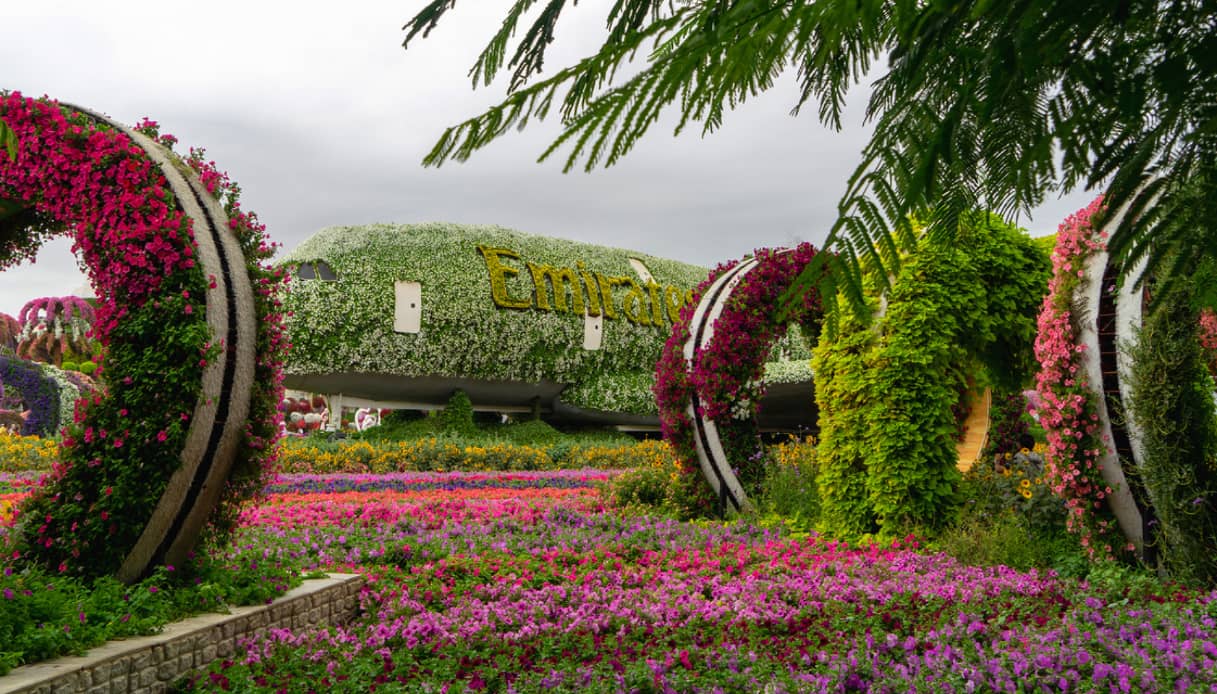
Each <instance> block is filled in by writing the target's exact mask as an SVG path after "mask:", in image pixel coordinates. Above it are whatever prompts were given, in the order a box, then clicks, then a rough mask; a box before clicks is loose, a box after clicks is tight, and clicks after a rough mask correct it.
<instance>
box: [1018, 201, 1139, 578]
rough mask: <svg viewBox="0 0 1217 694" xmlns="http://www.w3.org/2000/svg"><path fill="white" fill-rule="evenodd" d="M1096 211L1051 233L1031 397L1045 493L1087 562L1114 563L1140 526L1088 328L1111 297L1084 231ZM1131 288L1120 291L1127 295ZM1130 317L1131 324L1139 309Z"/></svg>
mask: <svg viewBox="0 0 1217 694" xmlns="http://www.w3.org/2000/svg"><path fill="white" fill-rule="evenodd" d="M1102 207H1103V201H1102V198H1096V199H1095V200H1094V201H1093V202H1091V203H1090V205H1088V206H1087V207H1085V208H1083V209H1082V210H1079V211H1078V212H1077V213H1076V214H1074V215H1072V216H1070V217H1069V218H1067V219H1066V220H1065V221H1064V222H1062V223H1061V225H1060V228H1059V229H1058V230H1057V237H1056V247H1055V248H1054V249H1053V251H1052V271H1053V275H1052V279H1051V281H1050V282H1049V285H1048V295H1047V296H1046V297H1045V298H1044V305H1043V309H1042V311H1041V312H1040V317H1039V332H1038V334H1037V337H1036V341H1035V355H1036V358H1037V359H1038V360H1039V362H1040V371H1039V374H1038V375H1037V377H1036V389H1037V391H1038V394H1039V398H1040V405H1039V408H1038V414H1039V420H1040V424H1041V425H1042V426H1043V428H1044V434H1045V436H1046V437H1047V439H1048V455H1047V456H1046V459H1045V463H1046V468H1047V473H1048V476H1049V479H1050V480H1051V484H1052V490H1053V492H1055V493H1056V494H1057V495H1058V496H1061V497H1062V498H1064V499H1065V505H1066V508H1067V509H1068V516H1067V518H1066V523H1067V527H1068V528H1069V529H1070V530H1072V531H1073V532H1076V533H1078V534H1079V536H1080V537H1081V542H1082V545H1083V546H1084V547H1085V548H1086V551H1087V553H1088V554H1089V555H1090V556H1091V557H1092V558H1094V557H1108V558H1114V557H1115V556H1116V555H1117V554H1121V553H1124V552H1129V551H1133V550H1136V549H1139V547H1138V545H1141V544H1142V541H1143V527H1142V526H1143V522H1144V520H1145V518H1144V517H1143V510H1142V509H1140V508H1138V504H1137V502H1136V500H1135V499H1134V498H1133V495H1132V490H1131V489H1130V487H1129V481H1130V480H1129V479H1127V478H1126V477H1125V474H1124V470H1123V469H1122V468H1121V466H1120V460H1119V456H1118V454H1117V451H1116V449H1115V444H1114V441H1113V433H1112V422H1111V416H1110V415H1111V413H1109V412H1108V406H1107V403H1106V402H1105V400H1104V398H1103V396H1102V393H1103V389H1104V384H1103V371H1108V372H1109V373H1114V372H1115V370H1116V369H1115V365H1114V364H1113V365H1111V366H1100V359H1101V357H1102V356H1103V355H1102V354H1100V350H1101V347H1100V344H1099V336H1098V334H1097V330H1096V325H1095V324H1096V322H1097V320H1098V318H1099V315H1098V314H1099V312H1100V310H1101V309H1100V304H1101V302H1102V300H1103V297H1104V296H1105V295H1106V296H1109V297H1110V296H1111V295H1113V294H1114V293H1115V292H1116V287H1115V286H1114V284H1113V285H1111V286H1103V285H1104V284H1107V282H1108V280H1107V279H1104V275H1105V272H1106V271H1107V270H1108V257H1107V252H1106V245H1107V244H1106V239H1107V232H1106V231H1102V230H1097V229H1095V228H1094V227H1093V226H1092V225H1091V219H1092V218H1093V217H1094V216H1095V215H1096V214H1097V213H1098V212H1099V211H1100V210H1101V209H1102ZM1117 221H1118V220H1117ZM1135 280H1136V278H1135V277H1133V278H1129V279H1127V281H1126V283H1125V284H1126V285H1128V286H1129V288H1130V289H1131V285H1133V284H1135ZM1079 300H1080V302H1081V305H1086V306H1088V307H1089V308H1088V309H1087V310H1086V311H1085V312H1083V313H1079V312H1078V311H1077V310H1076V308H1075V307H1076V306H1078V305H1079ZM1127 303H1132V302H1127ZM1136 312H1137V314H1138V315H1137V316H1136V317H1135V320H1136V321H1137V323H1138V324H1139V321H1140V315H1139V314H1140V303H1139V301H1138V302H1136ZM1113 320H1114V316H1113ZM1113 356H1114V355H1113Z"/></svg>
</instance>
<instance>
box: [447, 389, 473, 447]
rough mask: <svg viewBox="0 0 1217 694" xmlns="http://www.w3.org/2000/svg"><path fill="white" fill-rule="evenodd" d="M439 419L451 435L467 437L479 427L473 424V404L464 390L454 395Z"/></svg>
mask: <svg viewBox="0 0 1217 694" xmlns="http://www.w3.org/2000/svg"><path fill="white" fill-rule="evenodd" d="M439 419H440V422H441V424H442V425H443V427H444V429H445V430H446V431H448V432H449V433H453V434H457V435H465V436H467V435H469V434H472V433H474V432H476V431H477V426H476V425H475V424H474V423H473V403H472V402H470V401H469V396H468V395H466V394H465V391H463V390H457V391H455V392H454V393H452V397H451V398H449V399H448V404H447V405H446V406H445V407H444V409H443V410H442V411H441V412H440V414H439Z"/></svg>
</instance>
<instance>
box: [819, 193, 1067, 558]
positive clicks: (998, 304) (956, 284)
mask: <svg viewBox="0 0 1217 694" xmlns="http://www.w3.org/2000/svg"><path fill="white" fill-rule="evenodd" d="M960 233H961V235H962V236H961V238H962V239H964V240H966V243H965V244H961V245H960V246H952V247H943V246H942V245H941V244H935V243H931V242H929V240H926V239H923V240H922V241H921V242H920V244H919V246H918V248H917V249H916V251H915V252H914V253H912V254H910V255H909V256H908V257H907V258H905V259H904V260H903V261H902V266H901V268H900V271H899V273H898V274H897V275H896V277H894V278H892V280H891V282H890V288H889V289H888V290H887V291H886V293H885V295H884V297H883V298H884V300H885V303H886V309H885V311H884V312H883V314H882V315H881V316H880V317H879V318H877V319H876V320H877V321H878V323H877V324H867V323H865V322H864V321H862V320H860V319H858V318H856V317H850V316H843V317H842V319H841V321H840V326H839V329H838V331H837V334H836V335H829V334H828V333H827V332H826V333H825V334H824V335H822V336H821V340H820V343H819V345H818V346H817V347H816V350H815V352H814V359H813V363H812V369H813V371H814V372H815V374H816V399H817V404H818V405H819V407H820V435H821V437H822V438H821V446H820V453H819V455H820V462H821V466H820V467H821V469H820V471H819V482H820V484H819V489H820V491H821V501H822V507H823V513H822V517H821V522H822V526H823V528H824V530H825V531H827V532H828V533H830V534H832V535H835V536H837V537H841V538H843V539H847V540H852V539H856V538H858V537H860V536H864V535H867V534H870V533H877V534H878V535H879V536H880V537H900V536H903V535H904V534H906V533H907V532H908V531H909V530H910V529H911V528H913V527H925V528H929V529H935V528H940V527H943V525H944V524H945V523H947V522H949V521H950V519H951V517H952V516H953V515H954V513H955V508H954V507H955V503H956V499H957V496H956V486H957V485H958V483H959V479H960V475H959V472H958V470H957V468H956V463H957V453H956V448H955V443H956V441H955V439H956V434H957V431H958V422H957V419H956V416H955V413H954V412H953V411H952V408H953V406H955V405H956V403H957V402H958V400H959V394H960V393H961V392H965V391H966V390H967V386H968V376H969V375H973V374H976V373H977V372H978V371H981V369H979V368H978V367H980V366H983V371H982V374H983V376H982V378H981V379H980V380H981V382H982V383H992V384H994V385H998V386H1002V387H1005V388H1009V389H1013V388H1017V387H1018V386H1019V385H1021V384H1022V383H1023V382H1024V381H1025V379H1026V378H1027V376H1028V375H1029V374H1030V368H1031V366H1032V365H1033V363H1034V360H1033V356H1032V353H1031V345H1032V341H1033V339H1034V337H1035V326H1036V315H1037V313H1038V311H1039V308H1040V297H1041V296H1042V294H1043V292H1044V289H1045V288H1046V286H1047V272H1048V267H1049V265H1048V259H1047V257H1046V256H1045V255H1044V254H1043V252H1042V251H1041V250H1040V249H1039V248H1038V247H1037V246H1035V244H1034V243H1033V242H1031V241H1030V240H1029V239H1028V238H1027V237H1026V236H1025V235H1023V234H1022V233H1021V232H1020V231H1019V230H1018V229H1016V228H1015V227H1013V226H1010V225H1008V224H1006V223H1004V222H1002V221H1001V220H1000V219H999V218H997V217H996V216H995V215H991V214H987V213H969V214H966V215H964V216H963V217H962V219H961V229H960ZM868 281H869V282H870V283H872V284H873V285H876V290H873V291H872V292H871V297H870V299H869V300H871V301H873V303H874V306H875V307H878V305H879V303H880V301H879V298H878V293H879V292H878V291H877V285H879V284H884V283H881V282H880V281H879V278H877V277H873V276H872V277H871V278H869V279H868ZM841 310H842V313H849V311H848V309H846V308H845V307H842V308H841Z"/></svg>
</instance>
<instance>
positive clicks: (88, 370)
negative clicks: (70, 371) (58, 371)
mask: <svg viewBox="0 0 1217 694" xmlns="http://www.w3.org/2000/svg"><path fill="white" fill-rule="evenodd" d="M76 368H77V370H78V371H80V373H82V374H84V375H86V376H92V375H93V372H94V371H97V364H95V363H93V362H91V361H82V362H80V365H79V366H78V367H76Z"/></svg>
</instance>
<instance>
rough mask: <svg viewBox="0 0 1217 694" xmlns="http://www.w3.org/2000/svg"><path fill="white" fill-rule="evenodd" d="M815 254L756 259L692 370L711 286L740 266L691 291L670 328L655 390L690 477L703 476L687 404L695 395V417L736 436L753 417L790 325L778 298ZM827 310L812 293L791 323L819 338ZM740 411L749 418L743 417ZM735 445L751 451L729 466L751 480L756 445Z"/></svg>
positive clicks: (801, 251) (767, 253)
mask: <svg viewBox="0 0 1217 694" xmlns="http://www.w3.org/2000/svg"><path fill="white" fill-rule="evenodd" d="M816 252H817V251H816V248H815V247H814V246H812V245H811V244H810V243H803V244H800V245H799V246H798V247H796V248H794V249H790V250H786V249H767V248H766V249H761V250H758V251H756V258H757V260H758V263H757V265H756V266H755V267H753V268H752V269H751V270H750V271H748V273H747V274H746V275H744V277H743V279H742V280H741V281H740V284H739V285H738V286H737V287H736V288H735V290H734V292H733V293H732V295H731V298H730V299H729V300H728V301H727V303H726V305H725V306H724V308H723V311H722V313H721V314H720V315H719V317H718V319H717V320H716V321H715V323H714V334H713V336H712V337H711V339H710V342H709V344H708V345H706V346H705V347H704V348H702V349H699V350H697V351H696V352H695V353H694V355H693V359H692V365H690V364H689V363H688V362H686V360H685V357H684V346H685V343H686V342H688V340H689V324H690V322H691V321H692V320H693V314H694V312H695V311H696V309H697V305H698V303H699V302H700V300H701V297H702V296H703V295H704V293H705V292H706V290H708V289H709V287H710V285H712V284H713V283H714V281H715V280H716V279H717V278H718V277H720V276H721V275H722V274H723V273H725V272H727V271H728V270H730V269H732V268H733V267H735V266H736V264H737V263H738V261H731V262H728V263H724V264H721V265H719V266H718V267H716V268H715V269H714V270H713V271H712V272H711V273H710V276H709V277H708V278H707V279H706V280H705V281H704V282H702V283H701V284H700V285H698V286H697V288H696V289H695V290H694V291H693V301H692V302H690V303H688V304H686V305H685V306H684V307H683V308H682V309H681V313H680V319H679V320H678V321H676V323H675V324H674V325H673V326H672V334H671V336H670V337H669V338H668V340H667V342H666V343H665V344H664V348H663V352H662V354H661V355H660V358H659V361H658V363H657V364H656V367H655V387H654V389H655V397H656V400H657V401H658V405H659V422H660V426H661V428H662V430H663V436H664V438H665V439H666V440H667V441H668V442H669V443H670V444H671V445H672V447H673V449H674V450H675V451H676V453H677V456H678V457H679V458H680V459H681V461H682V468H683V471H684V473H685V475H686V476H690V475H699V474H700V472H699V471H698V465H697V458H696V453H695V449H694V444H693V433H692V432H693V425H692V422H691V421H690V420H689V417H688V414H687V412H686V408H687V407H688V404H689V402H690V396H691V395H692V394H693V393H694V392H696V393H697V396H698V400H699V402H700V403H701V405H702V407H701V410H700V411H698V412H697V413H696V414H697V415H698V416H706V417H709V418H710V419H712V420H713V421H714V422H715V423H716V424H718V425H719V426H720V427H721V428H723V429H733V428H735V427H734V426H733V425H734V424H735V422H736V421H738V420H740V419H750V418H751V415H753V414H755V412H756V403H757V402H759V400H760V398H761V397H762V396H763V395H764V383H763V380H762V377H763V375H764V370H765V360H766V357H768V355H769V349H770V347H771V346H772V345H773V343H774V342H775V341H776V340H778V339H780V338H781V337H782V336H783V335H784V334H785V333H786V329H787V326H788V325H789V322H781V321H778V319H777V316H778V311H779V307H780V306H781V303H782V302H781V298H782V296H783V294H784V293H785V292H786V290H787V289H788V288H789V287H790V285H791V283H792V282H793V281H794V279H795V278H796V277H797V276H798V275H799V273H801V272H802V271H803V269H804V268H805V267H807V264H808V263H810V262H811V260H812V258H814V257H815V255H816ZM822 310H823V309H822V305H821V302H820V297H819V294H818V292H815V291H811V292H808V293H807V294H805V295H804V297H803V302H802V311H801V312H799V313H798V314H797V315H792V316H790V319H789V320H790V322H799V323H803V324H805V325H807V326H808V327H809V328H811V329H812V332H816V331H817V330H818V327H819V319H820V316H821V314H822ZM741 409H743V410H744V411H745V412H746V413H747V414H748V415H749V416H748V417H744V418H741V417H739V416H738V414H739V412H740V410H741ZM736 438H746V437H743V436H741V437H736ZM751 438H754V439H755V436H753V437H751ZM737 443H740V444H741V446H742V447H744V448H751V450H742V451H740V453H741V454H740V455H738V460H736V459H733V460H732V464H733V465H738V466H739V467H740V468H741V470H740V475H741V477H742V478H743V477H748V475H749V472H750V471H749V469H748V467H749V466H750V465H751V466H752V467H755V466H757V465H759V456H757V455H755V454H756V453H758V452H759V450H760V448H759V441H757V442H754V443H752V444H749V443H748V442H746V441H745V442H742V443H741V442H739V441H737ZM752 472H755V471H752Z"/></svg>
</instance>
